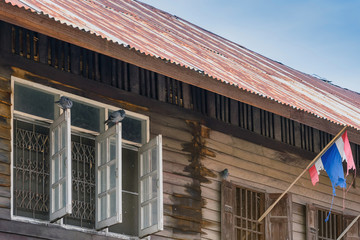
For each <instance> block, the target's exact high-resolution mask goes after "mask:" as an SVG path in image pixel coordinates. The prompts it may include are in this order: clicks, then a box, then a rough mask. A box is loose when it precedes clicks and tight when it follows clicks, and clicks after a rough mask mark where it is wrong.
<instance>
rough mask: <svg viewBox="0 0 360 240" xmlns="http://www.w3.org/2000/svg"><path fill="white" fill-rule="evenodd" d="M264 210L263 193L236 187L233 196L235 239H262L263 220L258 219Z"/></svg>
mask: <svg viewBox="0 0 360 240" xmlns="http://www.w3.org/2000/svg"><path fill="white" fill-rule="evenodd" d="M264 211H265V193H260V192H256V191H253V190H249V189H246V188H242V187H238V186H237V187H236V198H235V224H234V227H235V236H236V238H235V239H248V240H255V239H256V240H262V239H265V237H264V232H265V230H264V222H261V223H259V222H258V219H259V218H260V216H261V215H262V213H263V212H264Z"/></svg>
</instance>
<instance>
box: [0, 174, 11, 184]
mask: <svg viewBox="0 0 360 240" xmlns="http://www.w3.org/2000/svg"><path fill="white" fill-rule="evenodd" d="M10 182H11V180H10V175H9V174H6V175H5V174H1V173H0V186H1V187H9V186H10Z"/></svg>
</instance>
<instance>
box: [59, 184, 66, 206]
mask: <svg viewBox="0 0 360 240" xmlns="http://www.w3.org/2000/svg"><path fill="white" fill-rule="evenodd" d="M65 205H66V182H63V183H62V204H61V207H60V208H62V207H65Z"/></svg>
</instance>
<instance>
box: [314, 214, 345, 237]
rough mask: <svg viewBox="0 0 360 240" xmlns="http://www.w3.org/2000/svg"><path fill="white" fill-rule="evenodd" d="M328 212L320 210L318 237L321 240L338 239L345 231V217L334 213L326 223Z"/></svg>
mask: <svg viewBox="0 0 360 240" xmlns="http://www.w3.org/2000/svg"><path fill="white" fill-rule="evenodd" d="M328 214H329V212H328V211H325V210H321V209H318V210H317V219H318V229H319V231H318V237H319V240H331V239H337V238H338V237H339V235H340V234H341V233H342V231H343V229H344V228H343V226H344V224H343V216H342V215H340V214H337V213H334V212H332V213H331V214H330V216H329V221H327V222H325V219H326V217H327V215H328Z"/></svg>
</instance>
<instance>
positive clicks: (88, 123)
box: [71, 101, 100, 132]
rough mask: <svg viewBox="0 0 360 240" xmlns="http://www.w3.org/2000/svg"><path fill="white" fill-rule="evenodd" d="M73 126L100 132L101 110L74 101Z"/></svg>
mask: <svg viewBox="0 0 360 240" xmlns="http://www.w3.org/2000/svg"><path fill="white" fill-rule="evenodd" d="M71 124H72V125H73V126H76V127H81V128H84V129H88V130H92V131H95V132H100V108H97V107H93V106H89V105H87V104H83V103H79V102H76V101H73V107H72V108H71Z"/></svg>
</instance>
